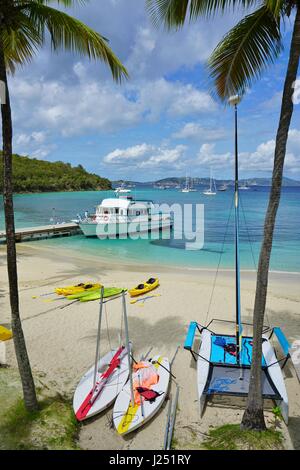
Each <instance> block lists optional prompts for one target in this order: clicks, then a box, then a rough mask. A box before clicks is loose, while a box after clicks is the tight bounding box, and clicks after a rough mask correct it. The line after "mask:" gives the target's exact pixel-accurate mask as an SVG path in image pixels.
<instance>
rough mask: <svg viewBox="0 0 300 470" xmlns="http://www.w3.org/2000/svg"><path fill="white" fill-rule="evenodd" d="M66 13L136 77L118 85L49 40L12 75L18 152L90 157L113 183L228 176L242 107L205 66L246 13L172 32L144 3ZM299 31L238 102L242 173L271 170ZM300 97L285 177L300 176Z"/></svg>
mask: <svg viewBox="0 0 300 470" xmlns="http://www.w3.org/2000/svg"><path fill="white" fill-rule="evenodd" d="M54 5H55V2H53V6H54ZM68 13H69V14H71V15H72V16H75V17H77V18H79V19H80V20H82V21H84V22H85V23H86V24H88V25H89V26H91V27H92V28H94V29H95V30H96V31H98V32H99V33H101V34H102V35H103V36H105V37H107V38H108V39H109V41H110V46H111V48H112V49H113V51H114V52H115V53H116V54H117V55H118V57H119V58H120V60H121V61H122V62H123V63H124V65H125V66H126V67H127V70H128V72H129V75H130V79H129V80H128V81H126V82H123V83H122V84H121V85H119V84H115V83H114V82H113V80H112V78H111V75H110V72H109V70H108V69H107V67H105V66H104V65H103V64H102V63H100V62H97V63H95V62H89V61H88V60H87V59H86V58H83V57H80V56H77V55H72V54H70V53H65V52H61V51H60V52H59V53H52V51H51V49H50V47H49V45H47V44H46V45H45V47H44V48H43V49H42V50H41V51H40V52H39V54H38V55H37V56H36V58H35V59H34V61H33V62H32V63H31V64H30V65H27V66H25V67H24V68H22V69H18V70H17V72H16V74H15V75H14V76H13V77H10V78H9V84H10V93H11V101H12V110H13V124H14V147H13V150H14V152H15V153H19V154H21V155H29V156H31V157H35V158H39V159H43V160H49V161H57V160H61V161H64V162H70V163H71V164H72V165H78V164H82V165H83V166H84V167H85V168H86V169H87V170H88V171H91V172H93V173H96V174H100V175H101V176H104V177H107V178H109V179H112V180H118V179H124V180H134V181H153V180H157V179H160V178H164V177H172V176H185V175H188V176H190V177H192V178H195V177H206V176H208V175H209V173H210V168H212V169H213V174H214V176H215V178H217V179H222V178H231V177H232V176H233V171H234V168H233V146H234V140H233V112H232V109H230V108H228V107H224V105H223V104H221V103H220V102H219V101H218V100H217V99H216V98H215V97H213V95H212V93H211V91H212V82H211V80H210V78H209V75H208V72H207V67H206V63H207V59H208V57H209V55H210V53H211V52H212V50H213V49H214V47H215V46H216V45H217V43H218V42H219V41H220V40H221V38H222V37H223V36H224V34H225V33H226V32H227V31H228V30H229V29H230V28H231V27H232V26H233V25H234V24H235V23H236V22H237V21H238V20H239V19H240V18H241V17H242V14H243V12H241V11H240V12H236V13H235V14H233V12H229V13H228V14H227V15H224V16H221V15H220V16H217V17H215V18H214V19H213V20H211V21H204V20H199V21H197V22H195V23H192V24H187V25H186V26H185V27H184V28H183V29H182V30H180V31H177V32H171V33H170V32H166V31H164V30H163V28H160V29H158V28H157V27H154V26H153V24H152V23H151V20H150V18H149V15H148V14H147V12H146V9H145V2H144V0H101V1H99V0H90V1H89V2H88V3H87V5H85V6H79V5H77V6H76V7H74V8H72V9H69V10H68ZM291 31H292V22H289V21H287V22H286V25H285V29H284V30H283V37H284V39H283V40H284V46H285V47H284V51H283V52H282V54H281V56H280V57H279V58H278V60H277V62H276V63H275V64H274V65H272V66H271V67H269V68H268V70H267V71H265V72H264V73H263V75H262V77H261V79H260V80H259V81H257V82H256V83H255V84H254V86H253V87H252V88H251V89H250V90H248V92H247V93H246V95H245V96H244V98H243V101H242V103H241V104H240V106H239V151H240V177H241V178H250V177H265V176H269V175H270V174H271V172H272V162H273V156H274V148H275V141H274V139H275V136H276V130H277V125H278V119H279V112H280V101H281V91H282V88H283V82H284V76H285V71H286V66H287V61H288V52H289V43H290V39H291ZM299 79H300V73H299ZM298 101H299V104H297V105H295V108H294V116H293V120H292V124H291V128H290V133H289V141H288V148H287V155H286V163H285V176H288V177H291V178H295V179H299V180H300V99H299V100H298Z"/></svg>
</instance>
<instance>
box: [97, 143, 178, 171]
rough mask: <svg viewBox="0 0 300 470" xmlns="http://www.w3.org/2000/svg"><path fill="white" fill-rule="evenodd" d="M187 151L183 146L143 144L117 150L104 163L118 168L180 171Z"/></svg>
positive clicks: (105, 158)
mask: <svg viewBox="0 0 300 470" xmlns="http://www.w3.org/2000/svg"><path fill="white" fill-rule="evenodd" d="M185 150H186V147H185V146H183V145H177V146H176V147H174V148H168V147H165V146H162V147H156V146H155V145H150V144H146V143H143V144H140V145H135V146H132V147H128V148H126V149H116V150H114V151H112V152H110V153H109V154H107V155H106V156H105V157H104V158H103V162H104V163H106V164H110V165H111V164H113V165H117V166H123V165H125V166H134V167H135V168H152V167H153V168H155V167H159V168H160V169H163V168H170V169H171V168H172V169H174V168H175V169H179V168H181V167H182V166H183V163H184V154H185Z"/></svg>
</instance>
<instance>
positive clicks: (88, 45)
mask: <svg viewBox="0 0 300 470" xmlns="http://www.w3.org/2000/svg"><path fill="white" fill-rule="evenodd" d="M78 3H80V2H78V1H77V0H31V1H30V2H29V1H28V0H8V1H5V2H3V1H1V2H0V82H1V85H2V89H1V91H2V93H1V116H2V143H3V200H4V214H5V227H6V246H7V271H8V282H9V298H10V306H11V318H12V322H11V323H12V330H13V334H14V345H15V352H16V357H17V362H18V367H19V372H20V376H21V381H22V388H23V393H24V402H25V407H26V410H27V411H29V412H33V411H36V410H37V409H38V402H37V397H36V391H35V385H34V380H33V376H32V372H31V367H30V362H29V357H28V353H27V348H26V343H25V338H24V334H23V329H22V324H21V320H20V308H19V295H18V273H17V256H16V246H15V219H14V205H13V157H12V136H13V126H12V115H11V105H10V94H9V87H8V78H7V76H8V73H9V72H11V73H14V72H15V71H16V69H17V68H18V67H19V66H23V65H25V64H28V63H30V62H31V61H32V60H33V58H34V56H35V55H36V54H37V52H38V51H39V50H40V49H41V48H42V46H43V45H44V44H45V43H46V42H50V44H51V47H52V50H53V51H58V50H61V49H62V50H67V51H70V52H72V53H77V54H79V55H80V56H86V57H88V58H89V59H90V60H95V61H101V62H103V63H104V64H105V65H107V66H108V67H109V69H110V71H111V74H112V77H113V79H114V80H115V81H116V82H120V81H121V80H122V79H124V78H127V77H128V74H127V71H126V69H125V67H124V66H123V64H122V63H121V62H120V60H119V59H118V57H117V56H116V55H115V54H114V53H113V51H112V49H111V48H110V46H109V44H108V40H107V39H106V38H105V37H103V36H101V34H99V33H97V32H96V31H94V30H93V29H91V28H89V27H88V26H87V25H86V24H84V23H83V22H81V21H79V20H78V19H76V18H73V17H72V16H70V15H68V14H67V12H66V11H63V10H57V9H55V8H53V6H52V4H56V5H57V6H59V7H65V8H68V7H72V6H74V5H76V4H78ZM81 3H82V4H84V2H81Z"/></svg>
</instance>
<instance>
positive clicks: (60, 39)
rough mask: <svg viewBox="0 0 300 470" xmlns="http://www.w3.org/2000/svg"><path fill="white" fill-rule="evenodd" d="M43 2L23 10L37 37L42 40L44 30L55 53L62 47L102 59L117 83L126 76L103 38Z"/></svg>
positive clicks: (36, 2)
mask: <svg viewBox="0 0 300 470" xmlns="http://www.w3.org/2000/svg"><path fill="white" fill-rule="evenodd" d="M62 1H65V0H62ZM45 3H48V2H47V0H46V2H45V0H44V1H43V0H38V1H33V2H30V3H27V5H24V7H23V9H22V11H23V12H24V14H25V15H26V16H27V17H28V19H29V21H30V22H31V23H32V24H33V25H34V27H35V28H36V30H37V32H38V35H39V36H41V37H43V38H45V31H46V30H48V31H49V33H50V38H51V45H52V48H53V49H54V50H57V49H59V48H63V49H66V50H69V51H71V52H75V53H79V54H80V55H85V56H88V57H89V58H90V59H95V60H98V59H100V60H102V61H103V62H104V63H106V64H107V65H108V66H109V67H110V70H111V73H112V76H113V78H114V79H115V80H116V81H117V82H120V81H121V80H122V79H123V78H127V77H128V73H127V70H126V69H125V67H124V65H123V64H122V63H121V61H120V60H119V59H118V58H117V56H116V55H115V54H114V53H113V51H112V50H111V48H110V47H109V45H108V42H107V40H106V39H105V38H104V37H103V36H101V35H100V34H99V33H97V32H95V31H94V30H93V29H91V28H89V27H88V26H86V25H85V24H84V23H82V22H81V21H79V20H77V19H75V18H73V17H71V16H69V15H68V14H67V13H65V12H62V11H60V10H56V9H55V8H51V7H50V6H48V5H46V4H45Z"/></svg>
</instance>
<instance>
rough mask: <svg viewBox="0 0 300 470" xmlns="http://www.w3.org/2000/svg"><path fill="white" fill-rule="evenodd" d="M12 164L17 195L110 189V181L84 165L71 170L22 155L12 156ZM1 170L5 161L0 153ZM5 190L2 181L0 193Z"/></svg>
mask: <svg viewBox="0 0 300 470" xmlns="http://www.w3.org/2000/svg"><path fill="white" fill-rule="evenodd" d="M12 163H13V165H12V167H13V191H14V193H36V192H54V191H93V190H97V191H100V190H109V189H111V182H110V181H109V180H108V179H106V178H101V177H100V176H98V175H95V174H92V173H88V172H87V171H86V170H85V169H84V168H83V166H82V165H78V166H76V167H72V166H71V165H70V164H68V163H64V162H48V161H45V160H38V159H36V158H30V157H28V156H20V155H13V156H12ZM1 170H3V157H2V154H1V152H0V171H1ZM2 190H3V182H2V180H0V191H2Z"/></svg>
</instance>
